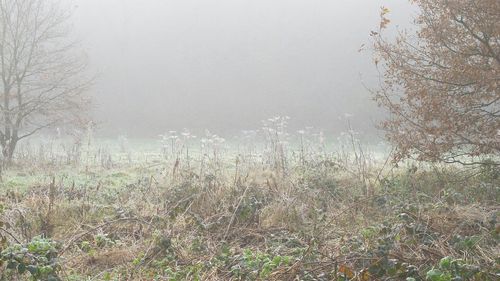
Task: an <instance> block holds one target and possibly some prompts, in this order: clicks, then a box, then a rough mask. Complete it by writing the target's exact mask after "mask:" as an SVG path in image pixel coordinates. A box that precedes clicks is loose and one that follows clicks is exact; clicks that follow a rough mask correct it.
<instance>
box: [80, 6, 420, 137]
mask: <svg viewBox="0 0 500 281" xmlns="http://www.w3.org/2000/svg"><path fill="white" fill-rule="evenodd" d="M381 6H386V7H389V8H390V9H391V15H390V16H391V18H392V19H393V20H394V22H397V23H398V24H401V23H404V22H408V18H409V16H410V15H411V13H412V11H411V7H410V6H409V4H408V3H407V1H396V0H392V1H387V0H386V1H383V0H355V1H352V0H349V1H347V0H345V1H341V0H307V1H305V0H304V1H290V0H246V1H244V0H213V1H192V0H182V1H181V0H177V1H175V0H140V1H139V0H104V1H103V0H80V1H76V2H75V4H74V8H75V9H74V18H73V23H74V31H75V33H76V35H77V36H78V38H79V41H80V44H81V45H82V47H83V49H84V50H85V52H86V53H87V55H88V57H89V61H90V66H91V71H93V72H95V73H97V74H98V75H97V77H98V78H97V80H96V81H95V85H94V86H93V88H92V90H91V91H92V96H93V97H94V99H95V100H94V113H93V114H94V115H95V117H96V120H97V121H98V122H99V123H100V133H101V134H103V135H110V136H112V135H117V134H128V135H131V136H156V135H157V134H158V133H160V132H164V131H166V130H171V129H174V130H179V129H182V128H185V127H187V128H190V129H193V130H202V129H211V130H213V131H215V132H219V133H235V132H238V131H240V130H242V129H254V128H258V127H259V126H260V124H261V123H260V121H261V120H262V119H266V118H268V117H271V116H274V115H287V116H290V117H291V118H292V121H291V125H292V126H294V127H297V128H299V127H304V126H314V127H318V128H322V129H324V130H326V131H330V132H338V131H340V130H343V129H345V126H346V120H345V119H346V117H349V118H350V119H351V122H352V123H353V126H354V127H356V128H357V129H359V130H362V131H366V132H374V130H375V129H374V124H375V123H376V120H377V119H378V118H380V116H381V115H382V114H383V113H382V112H381V110H379V109H378V108H377V106H376V104H375V103H374V102H373V101H372V100H371V98H370V93H369V91H368V90H367V89H366V88H365V87H373V86H376V81H377V75H378V74H377V72H376V69H375V67H374V65H373V62H372V58H371V53H370V50H369V48H368V47H366V46H369V45H370V41H369V40H370V39H369V33H370V31H371V30H375V29H377V25H378V23H379V12H380V7H381ZM363 46H364V47H363ZM360 48H361V49H365V51H361V52H360Z"/></svg>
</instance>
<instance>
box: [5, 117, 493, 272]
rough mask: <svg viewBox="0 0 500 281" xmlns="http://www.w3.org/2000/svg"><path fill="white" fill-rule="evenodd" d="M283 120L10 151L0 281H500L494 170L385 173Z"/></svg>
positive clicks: (409, 168)
mask: <svg viewBox="0 0 500 281" xmlns="http://www.w3.org/2000/svg"><path fill="white" fill-rule="evenodd" d="M286 123H287V120H286V119H285V118H273V119H270V120H268V121H267V122H266V124H265V126H264V128H262V129H261V130H259V131H246V132H244V133H242V134H241V135H240V136H239V137H238V138H233V139H230V140H225V139H223V138H222V137H219V136H217V135H213V134H210V133H206V134H205V135H204V136H202V137H200V136H198V137H195V136H193V135H192V134H190V133H189V132H187V131H184V132H168V133H166V134H164V135H161V136H159V137H158V139H152V140H129V139H127V138H126V137H119V138H117V139H107V140H105V139H98V138H95V137H93V135H92V132H90V131H89V132H87V134H84V136H83V137H81V138H80V139H79V140H78V141H76V142H75V141H74V140H68V139H58V138H57V137H47V138H45V139H41V140H38V141H32V142H31V143H25V144H23V145H22V146H21V147H20V148H19V149H18V152H17V154H16V158H15V161H14V163H13V165H12V166H10V167H6V168H4V169H2V173H1V183H0V251H1V255H0V280H75V281H76V280H408V281H411V280H432V281H441V280H443V281H445V280H498V279H499V277H500V267H499V263H500V259H499V256H500V255H499V254H500V247H499V244H498V242H499V238H500V236H499V235H500V224H499V221H498V215H499V212H500V208H499V204H498V202H499V196H500V171H498V169H496V168H495V167H494V166H493V167H492V166H488V165H483V166H471V167H464V166H460V165H450V164H448V165H445V164H436V163H423V162H417V161H406V162H400V163H398V164H396V163H393V162H392V161H391V149H390V147H388V146H385V145H383V144H370V145H368V144H366V143H364V142H363V141H361V140H360V138H362V136H360V135H357V134H356V133H355V132H354V131H352V130H349V131H347V132H346V133H344V134H342V135H341V136H339V137H338V138H330V137H328V136H325V135H324V134H322V133H321V132H317V131H314V130H313V129H305V130H303V131H297V132H293V133H291V132H288V131H287V126H286V125H287V124H286Z"/></svg>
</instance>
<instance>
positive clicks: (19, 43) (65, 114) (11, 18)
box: [0, 0, 89, 162]
mask: <svg viewBox="0 0 500 281" xmlns="http://www.w3.org/2000/svg"><path fill="white" fill-rule="evenodd" d="M67 19H68V15H67V13H66V12H65V11H64V10H62V9H61V7H60V6H59V5H58V2H55V1H47V0H0V145H1V147H2V154H3V157H4V159H5V160H7V161H8V162H10V160H11V159H12V155H13V153H14V150H15V148H16V146H17V144H18V142H19V141H20V140H22V139H24V138H28V137H30V136H32V135H34V134H35V133H37V132H39V131H40V130H42V129H44V128H48V127H51V126H56V125H61V124H63V123H64V124H67V123H70V122H71V123H73V122H77V121H79V120H82V116H83V113H84V112H85V110H86V108H87V106H88V104H89V99H88V97H87V96H85V94H84V93H85V90H86V89H87V87H88V86H89V80H88V79H85V77H84V76H83V75H82V73H83V72H84V70H85V68H86V62H85V58H84V57H83V56H81V55H80V54H79V53H78V52H77V51H78V50H77V48H76V46H75V44H74V43H73V42H71V40H70V39H69V31H70V29H69V28H68V25H67Z"/></svg>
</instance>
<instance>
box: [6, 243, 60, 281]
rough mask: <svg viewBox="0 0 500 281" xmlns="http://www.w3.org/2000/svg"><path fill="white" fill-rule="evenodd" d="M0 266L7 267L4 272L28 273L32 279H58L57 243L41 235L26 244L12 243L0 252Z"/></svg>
mask: <svg viewBox="0 0 500 281" xmlns="http://www.w3.org/2000/svg"><path fill="white" fill-rule="evenodd" d="M0 267H4V268H5V269H7V272H6V274H9V273H10V274H19V275H25V274H29V275H30V276H31V279H32V280H47V281H56V280H60V279H59V277H58V275H57V272H58V271H59V269H60V265H59V261H58V245H57V243H56V242H54V241H52V240H50V239H45V238H41V237H36V238H34V239H33V240H32V241H31V242H29V243H27V244H14V245H12V246H9V247H7V249H5V250H3V251H2V253H1V254H0ZM0 276H1V275H0Z"/></svg>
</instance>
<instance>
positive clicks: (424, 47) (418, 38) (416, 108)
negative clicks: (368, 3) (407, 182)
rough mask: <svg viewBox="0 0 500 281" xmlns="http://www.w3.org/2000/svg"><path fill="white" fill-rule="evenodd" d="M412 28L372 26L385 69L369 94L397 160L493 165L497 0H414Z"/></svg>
mask: <svg viewBox="0 0 500 281" xmlns="http://www.w3.org/2000/svg"><path fill="white" fill-rule="evenodd" d="M411 2H412V3H414V4H416V5H418V7H419V8H420V12H419V14H418V16H417V17H416V18H415V21H414V24H415V27H416V32H412V31H409V30H403V31H400V32H399V34H398V35H397V37H396V38H395V39H394V40H389V39H387V37H385V36H383V32H384V30H385V28H386V27H387V24H388V23H389V19H388V18H387V13H388V10H387V9H385V8H383V9H382V12H381V19H382V21H381V23H380V30H379V31H378V32H372V36H373V38H374V49H375V58H376V63H377V65H378V66H379V67H380V68H381V69H382V70H383V75H382V76H381V78H382V83H381V85H382V86H381V88H380V90H379V91H377V92H376V95H375V98H376V100H377V101H378V102H379V104H380V105H381V106H382V107H384V108H386V109H387V110H388V111H389V113H390V117H389V119H388V120H386V121H385V122H384V123H383V124H382V126H383V128H384V129H385V130H386V132H387V137H388V139H389V141H390V142H392V143H393V144H394V145H395V146H396V149H397V154H396V156H397V159H401V158H404V157H413V156H415V157H416V158H417V159H419V160H430V161H444V162H451V163H457V162H458V163H462V164H478V163H484V160H483V159H485V158H486V157H489V158H491V159H493V163H490V160H491V159H490V160H489V161H488V163H490V164H495V163H496V164H499V163H498V157H497V156H498V155H500V118H499V117H500V88H499V86H500V1H498V0H413V1H411Z"/></svg>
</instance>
